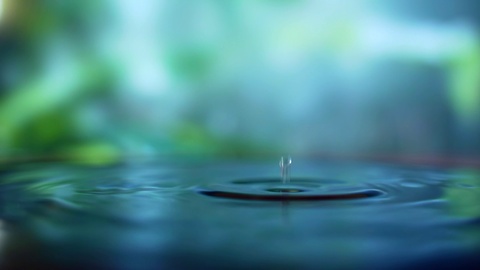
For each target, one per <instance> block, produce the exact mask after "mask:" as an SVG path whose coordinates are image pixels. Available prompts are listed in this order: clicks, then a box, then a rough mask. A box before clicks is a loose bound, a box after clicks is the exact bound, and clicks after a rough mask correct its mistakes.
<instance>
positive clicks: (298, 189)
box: [197, 178, 385, 201]
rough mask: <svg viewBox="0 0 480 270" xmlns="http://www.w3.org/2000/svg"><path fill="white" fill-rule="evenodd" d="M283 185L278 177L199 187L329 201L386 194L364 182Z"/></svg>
mask: <svg viewBox="0 0 480 270" xmlns="http://www.w3.org/2000/svg"><path fill="white" fill-rule="evenodd" d="M292 183H295V184H288V185H284V184H281V183H280V182H279V180H278V179H273V178H266V179H244V180H235V181H232V182H227V183H223V184H211V185H206V186H203V187H200V188H198V189H197V191H198V192H199V193H200V194H203V195H207V196H211V197H218V198H227V199H239V200H256V201H330V200H352V199H364V198H372V197H378V196H383V195H385V192H384V191H382V190H381V189H377V188H371V187H368V186H367V185H363V184H357V185H352V184H345V183H343V182H342V181H337V180H323V179H303V178H300V179H293V181H292Z"/></svg>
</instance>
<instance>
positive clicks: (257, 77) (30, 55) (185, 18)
mask: <svg viewBox="0 0 480 270" xmlns="http://www.w3.org/2000/svg"><path fill="white" fill-rule="evenodd" d="M0 3H1V7H2V8H1V9H0V59H1V62H0V98H1V99H0V156H2V157H3V158H6V159H10V158H15V157H31V156H41V157H52V158H73V159H81V160H97V161H92V162H94V163H95V162H109V161H114V160H117V159H119V158H121V157H122V156H125V155H127V156H128V155H140V156H143V155H158V154H160V155H163V154H167V155H172V154H187V155H199V156H208V155H228V156H231V155H235V156H254V155H264V154H272V153H283V152H290V153H296V154H303V155H313V154H328V155H344V154H348V155H352V154H353V155H378V154H381V155H399V154H407V155H437V156H451V155H478V154H480V142H479V140H478V136H480V118H479V116H480V112H479V111H478V110H479V108H480V104H479V103H480V77H479V76H478V75H477V74H478V72H479V71H480V40H479V37H478V29H479V25H478V24H477V21H478V20H479V17H478V16H477V17H475V16H474V17H472V16H471V14H458V16H457V18H456V19H455V20H451V21H449V22H445V21H441V20H439V19H438V18H436V17H435V16H433V15H425V16H424V17H422V18H420V19H413V18H410V17H408V16H405V15H404V13H395V11H393V10H394V8H392V7H395V6H396V4H398V3H397V1H390V2H389V3H379V2H378V1H370V0H362V1H353V0H352V1H346V2H342V3H338V2H337V1H333V0H324V1H306V0H302V1H299V0H294V1H292V0H288V1H287V0H283V1H278V0H275V1H273V0H268V1H213V0H201V1H195V2H194V3H192V2H191V1H154V0H141V1H114V0H84V1H61V0H42V1H39V0H0ZM467 3H468V4H470V5H475V3H474V2H473V1H470V2H467ZM406 7H407V10H408V8H410V9H411V10H412V11H421V9H422V8H421V7H418V6H415V5H411V6H409V5H406ZM431 8H433V9H434V11H435V12H433V13H432V14H441V13H442V12H444V11H446V10H448V7H447V6H443V5H438V6H435V7H431ZM404 10H405V9H404ZM379 112H380V113H379ZM439 119H440V120H439Z"/></svg>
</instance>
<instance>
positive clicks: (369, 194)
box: [0, 159, 480, 269]
mask: <svg viewBox="0 0 480 270" xmlns="http://www.w3.org/2000/svg"><path fill="white" fill-rule="evenodd" d="M277 163H278V161H277V160H274V159H272V160H268V161H265V162H260V161H255V162H246V161H239V162H237V161H209V162H193V161H192V162H187V161H168V162H165V161H143V162H139V161H138V162H124V163H123V164H121V165H116V166H109V167H85V166H78V165H77V166H75V165H69V164H62V163H37V164H18V165H14V166H13V165H12V166H8V168H4V169H2V170H1V172H0V183H1V184H0V264H1V267H2V268H1V269H84V268H88V269H227V268H228V269H258V268H262V269H267V268H268V269H320V268H323V269H425V268H427V267H431V266H435V267H436V268H437V269H438V268H443V269H446V268H452V269H453V268H455V269H459V268H462V267H474V266H475V265H480V188H479V186H480V171H479V170H477V169H468V168H433V167H425V166H423V167H420V166H418V167H415V166H412V167H407V166H395V165H388V164H368V163H351V162H349V163H342V162H325V161H297V162H295V163H294V164H293V166H292V168H291V180H290V183H288V184H287V185H282V184H281V178H280V175H279V170H278V165H277ZM4 167H5V166H4ZM277 180H278V182H277Z"/></svg>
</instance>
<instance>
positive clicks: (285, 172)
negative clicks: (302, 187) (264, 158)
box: [279, 156, 292, 184]
mask: <svg viewBox="0 0 480 270" xmlns="http://www.w3.org/2000/svg"><path fill="white" fill-rule="evenodd" d="M290 165H292V158H291V157H290V156H287V157H283V156H282V157H281V158H280V162H279V166H280V175H281V177H282V183H283V184H288V183H290Z"/></svg>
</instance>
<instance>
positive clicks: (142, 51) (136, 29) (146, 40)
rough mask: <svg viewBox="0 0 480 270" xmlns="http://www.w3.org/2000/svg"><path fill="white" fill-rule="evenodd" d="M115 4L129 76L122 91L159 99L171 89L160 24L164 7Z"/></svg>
mask: <svg viewBox="0 0 480 270" xmlns="http://www.w3.org/2000/svg"><path fill="white" fill-rule="evenodd" d="M112 4H113V5H114V6H115V7H116V8H117V12H118V16H119V21H120V22H121V26H120V32H119V36H117V41H118V43H117V44H119V49H120V51H119V52H118V56H119V58H120V59H122V62H123V68H124V72H125V73H124V81H123V82H122V83H123V85H122V88H123V89H125V90H126V91H128V92H133V93H136V94H139V95H142V96H147V97H155V96H159V95H160V94H162V93H163V92H164V91H165V90H166V89H167V88H168V82H167V80H168V76H167V73H166V70H165V67H164V61H161V60H162V59H161V57H162V56H161V49H162V46H161V42H160V40H159V34H158V22H157V20H158V13H159V11H160V10H161V9H162V6H161V3H160V2H159V1H152V0H139V1H130V0H121V1H115V2H113V3H112Z"/></svg>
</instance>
